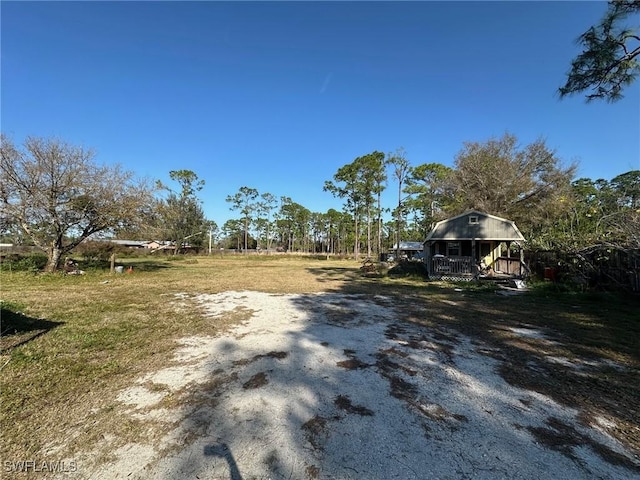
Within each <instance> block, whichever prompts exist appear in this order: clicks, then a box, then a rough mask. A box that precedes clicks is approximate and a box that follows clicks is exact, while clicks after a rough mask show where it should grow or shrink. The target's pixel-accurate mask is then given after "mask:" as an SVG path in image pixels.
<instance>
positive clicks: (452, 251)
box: [447, 242, 460, 257]
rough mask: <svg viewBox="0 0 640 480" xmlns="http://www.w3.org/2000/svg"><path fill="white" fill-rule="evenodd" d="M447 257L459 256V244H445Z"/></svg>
mask: <svg viewBox="0 0 640 480" xmlns="http://www.w3.org/2000/svg"><path fill="white" fill-rule="evenodd" d="M447 256H448V257H459V256H460V242H447Z"/></svg>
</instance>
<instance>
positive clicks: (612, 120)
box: [1, 1, 640, 226]
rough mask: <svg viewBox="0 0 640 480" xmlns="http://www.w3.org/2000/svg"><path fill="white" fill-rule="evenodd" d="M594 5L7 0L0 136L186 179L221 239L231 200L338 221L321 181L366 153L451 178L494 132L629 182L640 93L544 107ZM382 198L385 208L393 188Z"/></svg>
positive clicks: (600, 5)
mask: <svg viewBox="0 0 640 480" xmlns="http://www.w3.org/2000/svg"><path fill="white" fill-rule="evenodd" d="M605 9H606V3H604V2H442V3H440V2H350V3H347V2H260V3H253V2H252V3H249V2H233V3H232V2H42V3H41V2H7V1H2V3H1V15H2V17H1V18H2V58H1V61H2V72H1V73H2V87H1V88H2V90H1V93H2V111H1V114H2V117H1V126H2V131H3V132H4V133H6V134H8V135H10V136H11V137H12V138H13V139H14V141H16V142H17V143H21V142H22V141H23V140H24V138H25V137H26V136H27V135H33V136H45V137H48V136H57V137H60V138H62V139H64V140H66V141H68V142H70V143H73V144H77V145H84V146H87V147H92V148H93V149H95V151H96V152H97V157H96V160H97V161H98V162H101V163H120V164H121V165H123V166H124V167H125V168H126V169H128V170H133V171H134V172H136V173H137V174H138V175H139V176H144V177H149V178H151V179H161V180H163V181H167V180H168V172H169V171H170V170H177V169H190V170H193V171H194V172H196V173H197V174H198V176H199V177H200V178H202V179H204V180H205V182H206V186H205V189H204V190H203V191H202V192H201V198H202V200H203V201H204V208H205V212H206V214H207V216H208V217H209V218H211V219H213V220H215V221H216V222H217V223H218V224H219V225H220V226H221V225H222V224H223V223H224V221H225V220H227V219H229V218H234V217H237V216H238V214H236V213H234V212H231V211H230V210H229V204H228V203H226V202H225V198H226V197H227V195H232V194H234V193H236V192H237V191H238V189H239V188H240V187H242V186H247V187H252V188H256V189H258V191H259V192H260V193H265V192H269V193H272V194H274V195H276V196H283V195H284V196H289V197H291V198H292V199H293V200H294V201H296V202H298V203H300V204H302V205H304V206H305V207H307V208H309V209H310V210H312V211H318V212H326V211H327V209H329V208H336V209H341V206H342V203H341V201H340V200H338V199H334V198H333V197H332V196H331V195H330V194H329V193H326V192H323V191H322V187H323V184H324V182H325V180H330V179H331V178H332V176H333V175H334V174H335V172H336V171H337V169H338V168H340V167H341V166H343V165H345V164H347V163H350V162H351V161H353V160H354V159H355V158H356V157H358V156H360V155H365V154H367V153H370V152H372V151H374V150H379V151H382V152H385V153H387V152H391V151H394V150H396V149H397V148H399V147H404V149H405V150H406V153H407V158H408V160H409V161H410V162H411V164H413V165H418V164H421V163H426V162H439V163H443V164H445V165H452V163H453V159H454V157H455V155H456V153H458V152H459V151H460V149H461V148H462V144H463V142H464V141H485V140H488V139H489V138H490V137H499V136H501V135H502V134H503V133H505V132H506V131H508V132H510V133H513V134H515V135H516V136H517V137H518V138H519V140H520V142H521V143H522V144H523V145H526V144H528V143H530V142H532V141H534V140H536V139H537V138H539V137H542V138H544V139H546V141H547V145H548V146H550V147H551V148H553V149H555V150H556V151H557V154H558V155H559V157H560V158H562V159H563V161H565V162H566V163H569V162H572V161H578V162H579V165H580V168H579V174H578V176H580V177H583V176H584V177H589V178H592V179H597V178H605V179H611V178H612V177H614V176H616V175H618V174H620V173H624V172H626V171H629V170H632V169H640V82H637V83H635V84H634V85H633V87H632V88H629V89H627V90H626V96H625V98H624V99H623V100H621V101H620V102H618V103H614V104H607V103H591V104H586V103H585V102H584V99H583V97H581V96H577V97H574V98H570V99H567V100H563V101H560V100H559V99H558V98H557V95H556V91H557V88H558V87H559V86H560V85H562V84H563V82H564V80H565V74H566V72H567V71H568V69H569V65H570V61H571V59H572V58H573V57H574V56H575V55H576V54H577V53H579V46H578V45H577V44H576V43H575V40H576V38H577V37H578V35H580V34H581V33H582V32H583V31H585V30H586V29H587V28H588V27H589V26H590V25H592V24H594V23H597V22H598V21H599V20H600V18H601V17H602V15H603V13H604V11H605ZM635 21H636V23H637V18H636V19H635ZM496 181H499V179H496ZM388 192H389V193H388V194H387V200H386V206H389V207H391V206H392V205H393V202H394V200H393V198H394V193H393V192H395V184H394V183H393V182H391V183H390V185H389V188H388Z"/></svg>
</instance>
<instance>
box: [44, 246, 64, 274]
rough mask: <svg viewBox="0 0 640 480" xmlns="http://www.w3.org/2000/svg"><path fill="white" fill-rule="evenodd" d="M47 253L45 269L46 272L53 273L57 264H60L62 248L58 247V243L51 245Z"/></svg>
mask: <svg viewBox="0 0 640 480" xmlns="http://www.w3.org/2000/svg"><path fill="white" fill-rule="evenodd" d="M47 253H48V255H47V256H48V257H49V258H48V260H47V266H46V268H45V271H46V272H48V273H53V272H55V271H56V270H57V269H58V266H59V265H60V259H61V258H62V253H63V251H62V248H60V247H59V246H58V245H54V246H52V247H51V248H50V249H49V251H48V252H47Z"/></svg>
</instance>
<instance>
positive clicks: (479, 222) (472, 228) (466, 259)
mask: <svg viewBox="0 0 640 480" xmlns="http://www.w3.org/2000/svg"><path fill="white" fill-rule="evenodd" d="M524 243H525V239H524V237H523V236H522V233H520V230H518V227H516V224H515V223H514V222H512V221H511V220H506V219H504V218H500V217H496V216H494V215H489V214H487V213H483V212H479V211H476V210H471V211H467V212H465V213H463V214H461V215H458V216H456V217H452V218H448V219H446V220H442V221H440V222H438V223H436V225H435V226H434V227H433V229H432V230H431V232H429V235H427V238H426V240H425V242H424V261H425V266H426V268H427V272H428V273H429V277H430V278H440V279H448V280H471V279H474V278H479V277H484V276H486V277H497V278H500V277H505V278H522V277H523V276H524V275H525V273H526V272H527V269H526V266H525V264H524V258H523V247H524Z"/></svg>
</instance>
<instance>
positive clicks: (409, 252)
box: [389, 242, 424, 258]
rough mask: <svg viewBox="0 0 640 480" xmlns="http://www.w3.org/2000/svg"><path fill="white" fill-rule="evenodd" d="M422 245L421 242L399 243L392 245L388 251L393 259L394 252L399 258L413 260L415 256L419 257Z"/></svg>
mask: <svg viewBox="0 0 640 480" xmlns="http://www.w3.org/2000/svg"><path fill="white" fill-rule="evenodd" d="M423 249H424V245H423V244H422V242H400V244H399V245H398V244H397V243H394V244H393V247H392V248H391V249H390V250H389V254H390V255H392V256H393V257H395V255H396V252H398V253H399V254H400V258H414V256H416V255H421V254H422V250H423Z"/></svg>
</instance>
